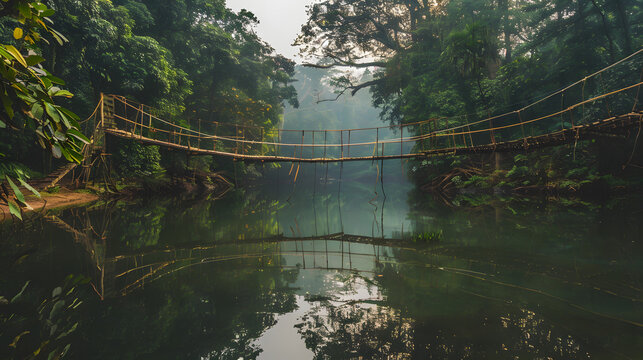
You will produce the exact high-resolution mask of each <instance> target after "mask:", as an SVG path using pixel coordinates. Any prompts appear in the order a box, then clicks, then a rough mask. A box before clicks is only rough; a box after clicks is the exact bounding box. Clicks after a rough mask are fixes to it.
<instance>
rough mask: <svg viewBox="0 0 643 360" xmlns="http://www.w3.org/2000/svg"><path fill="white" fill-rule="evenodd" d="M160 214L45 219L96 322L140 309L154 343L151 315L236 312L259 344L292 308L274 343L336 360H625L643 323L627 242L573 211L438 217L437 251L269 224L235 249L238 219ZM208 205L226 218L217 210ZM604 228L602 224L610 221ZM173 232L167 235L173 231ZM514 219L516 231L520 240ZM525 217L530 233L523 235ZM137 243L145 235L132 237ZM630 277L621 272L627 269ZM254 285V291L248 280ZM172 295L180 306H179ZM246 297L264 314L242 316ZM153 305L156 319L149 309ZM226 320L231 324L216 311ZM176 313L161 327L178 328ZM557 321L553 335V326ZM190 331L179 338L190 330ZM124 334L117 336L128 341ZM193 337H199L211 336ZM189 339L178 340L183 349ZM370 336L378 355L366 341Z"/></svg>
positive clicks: (194, 207)
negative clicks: (89, 293) (66, 247)
mask: <svg viewBox="0 0 643 360" xmlns="http://www.w3.org/2000/svg"><path fill="white" fill-rule="evenodd" d="M216 202H219V200H218V201H215V203H216ZM164 206H165V207H167V208H171V209H172V210H171V211H168V212H165V213H163V215H162V216H160V217H159V218H158V219H157V217H158V216H157V214H156V212H155V210H153V209H154V208H155V206H154V205H152V206H148V205H147V204H143V205H141V204H136V205H133V206H127V205H124V204H120V205H116V204H106V205H100V206H98V207H96V208H94V209H89V210H88V211H86V212H85V211H83V210H69V211H67V212H65V213H64V214H61V215H60V217H59V218H56V217H49V218H48V221H49V222H50V223H51V224H53V225H55V226H56V227H58V228H60V229H61V230H64V231H65V232H66V233H68V234H71V236H72V237H73V238H74V239H75V241H76V242H77V243H78V247H79V248H81V247H82V248H83V249H84V250H82V251H83V253H84V254H85V255H84V256H85V258H86V259H88V261H89V262H91V263H92V264H93V265H92V268H91V269H90V273H91V276H92V284H93V285H94V287H95V289H96V291H97V293H99V294H100V295H101V297H103V298H104V299H105V302H101V303H104V304H105V305H104V306H106V307H109V308H112V307H113V308H114V310H110V311H107V310H105V312H106V314H109V317H108V316H106V317H105V319H107V320H105V321H120V323H119V324H121V325H123V327H124V328H127V326H124V325H125V324H129V322H130V318H131V317H132V316H134V315H133V314H132V313H131V307H132V306H134V307H135V309H136V311H135V312H141V313H143V314H145V315H140V316H138V315H136V318H137V319H139V320H140V321H143V320H144V323H143V325H142V327H149V331H154V334H163V333H164V331H166V330H165V329H167V328H166V327H165V323H163V325H161V324H157V323H156V322H155V320H156V319H157V318H158V319H162V320H163V321H168V320H167V318H164V317H163V316H165V312H164V311H165V309H166V308H165V306H166V305H167V307H169V308H171V309H172V310H173V311H181V312H180V314H182V316H188V315H189V316H191V317H189V316H188V318H189V319H190V322H192V321H197V322H198V321H199V319H202V317H206V318H207V319H208V321H214V322H215V323H216V319H228V318H229V319H231V320H230V321H231V324H237V319H238V317H240V316H246V315H247V316H251V315H248V314H250V313H252V314H255V311H258V312H257V313H256V314H255V316H256V317H257V318H261V319H264V320H265V319H266V318H267V319H268V320H265V322H261V326H262V327H261V330H260V331H259V332H258V333H249V334H250V335H247V337H248V339H249V340H248V341H250V342H251V341H255V340H256V341H259V342H261V341H264V340H265V339H264V340H262V338H261V337H260V334H262V333H263V332H264V331H267V330H266V329H273V328H274V327H275V325H274V324H275V322H276V321H277V322H278V321H279V319H280V315H276V314H291V313H292V314H296V317H297V319H296V320H297V321H296V322H295V325H297V328H296V329H297V330H295V331H293V332H294V334H291V335H292V336H293V337H294V338H289V340H288V341H291V340H292V341H299V342H301V341H303V340H305V341H306V343H307V344H308V342H315V343H316V344H318V346H317V347H315V346H312V345H311V348H310V349H311V350H313V351H315V352H316V353H317V352H319V353H328V354H334V355H338V354H340V353H341V352H342V351H343V352H346V351H350V350H348V349H353V347H359V351H358V350H355V351H358V352H360V353H369V354H372V355H373V356H374V357H375V358H377V357H378V356H379V355H382V356H384V354H391V353H395V354H399V356H400V358H407V357H412V356H410V355H409V354H416V355H417V354H424V355H426V354H433V355H435V356H437V357H438V358H443V357H440V356H438V355H440V354H444V353H445V352H449V351H452V352H456V353H458V354H460V355H462V354H467V351H469V352H470V353H472V354H477V355H481V354H485V353H486V352H487V351H492V353H494V354H495V353H496V352H497V351H501V352H502V351H509V352H510V353H513V354H518V353H520V354H531V355H535V354H541V355H542V354H543V353H547V354H549V355H556V354H558V356H562V357H563V358H584V355H586V354H592V355H595V354H599V355H601V354H602V355H605V354H616V353H614V352H613V351H616V352H619V350H622V349H620V348H619V346H621V347H623V349H625V350H622V351H620V352H622V353H625V354H632V353H634V352H635V350H636V347H637V346H638V347H639V348H640V346H639V345H636V346H634V345H631V344H634V343H635V342H636V340H637V339H640V334H641V332H640V329H641V328H643V325H641V320H642V318H641V316H640V315H641V314H640V311H638V310H637V307H638V304H640V302H641V297H640V290H637V288H640V285H639V284H640V282H639V280H638V279H639V278H638V276H639V275H640V271H639V270H636V268H635V267H631V266H633V264H635V263H637V261H638V260H636V258H637V255H633V256H634V258H632V259H630V257H629V256H625V257H621V258H618V255H617V254H625V253H629V254H637V252H636V251H631V250H635V249H636V248H637V245H635V243H634V242H632V241H629V240H631V239H629V238H626V239H624V240H623V241H622V242H619V240H618V239H617V238H614V239H612V240H610V241H596V240H595V239H594V237H592V236H589V235H587V234H586V233H584V232H583V230H585V231H590V230H588V228H587V224H588V223H596V224H598V222H595V221H594V220H595V219H593V218H592V216H587V214H582V215H578V217H572V216H570V215H569V214H566V213H559V212H556V211H544V212H543V213H546V214H547V216H548V217H546V218H539V216H542V214H541V212H538V211H535V213H534V216H527V217H519V218H513V217H512V218H509V219H506V220H507V221H506V223H504V222H502V221H503V219H502V217H501V218H500V219H498V218H497V217H496V214H494V213H493V211H491V212H490V213H489V214H487V215H488V216H489V217H485V216H480V215H481V214H478V213H475V212H472V211H466V212H464V213H463V218H454V217H448V216H447V217H446V220H445V221H444V222H441V223H440V227H443V228H444V229H445V232H446V233H448V234H449V235H447V239H446V240H445V241H442V242H440V243H439V244H426V245H418V244H415V243H413V242H412V241H409V237H408V236H404V239H401V238H400V239H389V238H386V237H384V238H382V237H377V236H375V237H372V236H371V237H369V236H352V235H347V234H343V233H335V234H329V235H325V236H316V237H306V236H302V237H298V238H288V237H284V236H280V235H273V234H275V231H276V233H279V231H277V230H274V229H277V227H271V229H273V231H268V230H267V231H266V232H265V233H266V235H265V236H263V237H261V238H257V239H249V238H248V237H249V236H250V235H251V234H259V233H260V232H259V231H257V230H256V229H254V230H253V226H254V225H256V224H249V227H250V229H247V228H246V227H245V225H243V222H242V223H241V226H240V227H239V228H237V227H236V224H235V226H232V227H227V226H226V224H227V220H228V219H227V218H226V216H225V214H222V212H218V216H215V217H212V214H213V213H215V212H216V211H212V212H211V211H210V209H209V208H207V207H200V205H199V204H198V203H197V204H193V203H189V204H185V206H184V207H179V206H176V204H175V203H170V204H168V203H164ZM251 207H252V208H253V209H254V210H256V209H255V208H254V207H253V206H252V205H251ZM186 209H189V210H186ZM218 209H224V210H226V211H228V212H233V211H232V210H230V209H231V206H230V204H228V203H224V204H220V206H219V207H218ZM254 210H250V209H247V208H245V207H244V208H243V209H242V211H243V212H247V213H249V215H248V216H249V217H252V216H256V217H255V218H254V219H251V221H252V220H254V221H255V222H257V223H260V222H261V221H262V220H260V219H262V216H261V215H256V214H254ZM515 210H516V211H521V210H520V208H516V209H515ZM281 211H282V212H283V211H284V210H283V209H282V210H281ZM234 213H235V214H236V209H235V211H234ZM610 213H611V212H610ZM507 214H508V215H507V216H511V215H509V214H511V212H509V211H507ZM232 216H233V217H234V216H235V215H232ZM435 216H436V217H437V216H439V215H437V214H435ZM614 216H615V217H620V216H618V215H616V214H615V215H614ZM222 218H223V219H224V220H225V221H224V222H225V223H226V224H224V231H218V230H220V228H213V227H207V228H203V229H201V230H199V227H200V226H202V225H203V224H202V223H201V220H202V219H206V220H204V221H206V222H207V224H211V223H216V222H218V221H219V220H220V219H222ZM349 218H350V217H349ZM110 219H111V220H110ZM187 219H192V221H193V222H192V223H188V222H187ZM494 219H496V221H499V222H498V223H494ZM516 219H522V220H518V222H516ZM552 219H553V220H552ZM574 219H576V220H578V219H582V222H580V223H577V221H576V220H574ZM301 220H302V219H300V220H299V221H300V225H301V228H302V229H303V230H304V231H306V230H309V231H312V230H311V229H312V228H313V227H312V223H310V224H304V223H303V222H301ZM345 220H346V219H345ZM437 220H438V219H437V218H432V219H431V220H430V221H431V222H434V221H437ZM604 220H605V221H603V222H602V223H601V224H606V223H609V222H610V220H609V219H604ZM525 221H529V222H525ZM559 222H564V223H565V227H564V228H565V229H566V230H565V231H564V232H563V233H562V234H558V233H557V232H555V231H554V230H551V229H552V228H555V227H556V226H558V225H559ZM179 223H180V224H181V228H180V229H177V231H180V232H174V231H172V229H171V228H172V227H173V226H174V225H175V224H179ZM518 223H521V224H523V225H524V226H526V227H527V229H528V230H519V229H518V228H517V227H516V224H518ZM537 223H541V226H540V227H535V226H531V224H537ZM154 224H159V225H160V226H159V227H157V226H156V225H154ZM542 224H547V225H545V226H543V225H542ZM557 224H558V225H557ZM293 226H294V225H293ZM449 226H451V228H449ZM600 226H603V225H600ZM331 228H332V227H331ZM124 229H125V230H124ZM138 229H141V230H142V232H138ZM194 229H196V230H194ZM237 229H241V230H242V231H240V232H239V231H237ZM193 230H194V231H193ZM246 230H247V231H246ZM549 230H551V232H550V231H549ZM621 230H623V227H621ZM296 231H297V230H295V232H296ZM125 233H127V234H131V235H132V236H124V234H125ZM149 233H154V234H156V235H158V237H159V239H158V240H157V241H148V240H149V239H146V238H142V236H143V235H145V234H149ZM626 233H627V234H635V233H636V230H635V229H630V230H627V231H626ZM526 234H532V235H533V236H530V235H526ZM399 237H402V236H399ZM456 237H457V238H456ZM597 238H598V236H597ZM578 240H580V241H578ZM625 240H627V241H625ZM605 243H609V245H607V244H605ZM576 246H580V248H576V249H575V248H574V247H576ZM601 246H605V248H601ZM621 247H622V249H621ZM561 249H562V250H561ZM569 249H572V250H569ZM596 249H600V250H596ZM628 250H629V251H628ZM559 252H562V254H558V253H559ZM604 254H607V255H604ZM612 257H615V258H617V259H618V263H616V264H614V265H601V263H602V262H603V261H604V260H601V259H604V258H605V259H611V258H612ZM628 259H629V260H628ZM630 267H631V269H632V271H627V270H626V269H630ZM606 269H607V271H606ZM256 277H260V278H261V281H248V280H249V279H256ZM304 277H305V279H304ZM271 282H276V285H274V284H273V285H271ZM246 287H248V289H246ZM250 287H251V288H252V289H250ZM309 292H310V293H309ZM237 297H238V298H237ZM186 298H190V299H191V301H190V302H188V304H187V305H186V304H185V303H184V302H185V301H186V300H185V299H186ZM192 298H194V299H192ZM202 301H208V302H207V303H203V302H202ZM215 302H216V304H213V303H215ZM255 302H256V303H258V304H260V305H262V306H263V307H262V306H259V305H257V306H255V307H253V305H252V304H251V303H255ZM155 304H156V305H155ZM266 304H267V305H266ZM282 304H287V305H288V306H282ZM157 305H158V306H159V307H160V310H158V311H159V312H155V310H154V311H153V310H152V309H156V308H155V306H157ZM161 305H162V306H161ZM297 307H300V309H297ZM128 309H130V310H128ZM212 309H215V310H216V311H214V310H212ZM253 309H254V310H253ZM257 309H258V310H257ZM208 311H210V312H211V313H210V312H208ZM225 311H227V312H230V314H225V315H224V314H222V313H221V312H225ZM186 314H187V315H186ZM240 314H243V315H240ZM268 315H270V316H268ZM112 317H113V318H115V319H114V320H112ZM181 319H182V318H181V317H179V318H177V320H175V321H176V322H175V323H173V324H174V325H173V326H178V325H177V324H182V322H181ZM561 323H564V324H565V327H564V328H562V327H559V326H558V324H561ZM217 324H219V323H217ZM108 325H109V324H108ZM246 325H247V324H246ZM155 326H156V327H155ZM196 328H198V329H196ZM196 328H195V329H192V330H194V331H196V332H198V331H200V330H201V329H200V327H199V326H196ZM290 328H291V330H292V326H290ZM226 329H228V328H226ZM605 329H609V334H605ZM228 330H229V329H228ZM101 331H103V329H102V328H101V330H96V332H97V333H100V332H101ZM134 334H135V331H133V330H131V331H130V332H129V333H127V336H134ZM258 334H259V335H258ZM612 334H613V335H612ZM175 335H177V334H175ZM206 335H207V336H206V337H207V338H208V339H209V338H210V337H211V335H212V333H211V332H210V333H207V334H206ZM190 336H192V335H190ZM243 336H244V335H242V337H243ZM604 337H609V340H606V339H605V338H604ZM123 338H125V335H124V336H123ZM187 338H188V336H187V335H186V336H184V337H181V342H183V341H187ZM244 339H245V338H244ZM302 339H303V340H302ZM365 339H367V340H365ZM382 339H384V345H378V344H379V343H378V341H380V340H382ZM587 339H594V340H593V341H589V340H587ZM596 339H599V340H600V339H602V340H600V341H599V340H596ZM118 341H122V340H121V339H120V338H119V340H118ZM231 341H232V340H231ZM204 342H205V340H204ZM608 343H609V345H605V344H608ZM628 343H629V344H630V345H627V344H628ZM598 344H601V345H598ZM501 345H502V346H504V347H507V348H508V350H504V349H502V348H500V346H501ZM594 345H596V346H594ZM391 346H394V347H391ZM530 346H532V347H531V348H530ZM603 346H607V347H609V348H610V350H609V351H607V350H605V349H603V348H602V347H603ZM628 346H629V347H628ZM467 349H468V350H467ZM244 351H245V350H244ZM371 352H372V353H371ZM240 354H241V352H240ZM561 354H562V355H561ZM239 356H242V355H239ZM418 356H420V355H418ZM463 356H464V355H463ZM213 357H215V358H216V357H217V356H213ZM550 357H553V358H556V356H550ZM596 357H600V356H596ZM614 358H619V356H615V357H614Z"/></svg>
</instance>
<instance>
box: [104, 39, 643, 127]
mask: <svg viewBox="0 0 643 360" xmlns="http://www.w3.org/2000/svg"><path fill="white" fill-rule="evenodd" d="M641 53H643V48H641V49H639V50H637V51H635V52H634V53H632V54H630V55H628V56H626V57H624V58H623V59H621V60H619V61H617V62H615V63H613V64H610V65H608V66H606V67H604V68H602V69H600V70H598V71H596V72H594V73H592V74H590V75H587V76H585V77H584V78H582V79H580V80H578V81H576V82H574V83H572V84H570V85H567V86H565V87H563V88H561V89H559V90H556V91H554V92H552V93H550V94H548V95H546V96H544V97H542V98H540V99H539V100H536V101H534V102H532V103H530V104H528V105H526V106H524V107H522V108H520V109H516V110H512V111H509V112H505V113H503V114H499V115H494V116H489V117H486V118H484V119H481V120H478V121H476V122H472V123H470V124H468V125H461V126H459V127H460V128H461V127H466V126H473V125H477V124H479V123H483V122H487V121H491V120H496V119H499V118H502V117H505V116H509V115H513V114H518V113H521V112H523V111H525V110H527V109H529V108H531V107H533V106H535V105H537V104H540V103H542V102H543V101H546V100H548V99H550V98H552V97H554V96H556V95H558V94H561V93H563V92H565V91H567V90H569V89H571V88H573V87H574V86H577V85H579V84H582V83H584V82H586V81H587V80H589V79H591V78H594V77H596V76H597V75H600V74H602V73H603V72H605V71H607V70H609V69H611V68H613V67H615V66H617V65H620V64H622V63H624V62H626V61H628V60H631V59H632V58H634V57H635V56H637V55H639V54H641ZM111 96H114V97H115V98H118V99H119V100H121V99H122V100H121V101H122V102H123V103H124V104H126V105H128V106H130V107H132V108H134V109H136V108H135V107H134V106H133V105H132V104H130V103H133V104H138V105H142V106H144V107H148V108H150V109H154V108H152V107H150V106H148V105H145V104H141V103H138V102H136V101H133V100H129V99H126V98H125V97H123V96H120V95H111ZM123 100H127V101H126V102H125V101H123ZM137 110H139V109H137ZM145 113H146V114H148V115H151V114H150V113H149V112H145ZM476 115H478V114H476V113H471V114H462V115H454V116H445V117H438V118H430V119H426V120H421V121H416V122H412V123H405V124H392V125H388V126H377V127H367V128H352V129H326V130H305V131H308V132H312V131H317V132H319V131H322V132H345V131H352V132H354V131H367V130H378V129H396V128H404V127H412V126H417V125H424V124H427V123H430V122H436V121H439V120H456V119H462V118H465V117H468V116H476ZM152 116H155V115H152ZM155 117H156V116H155ZM157 118H158V117H157ZM197 121H202V122H206V123H212V124H216V125H219V126H230V127H238V128H252V129H264V128H263V127H261V126H256V125H245V124H234V123H227V122H217V121H211V120H197ZM168 124H172V123H169V122H168ZM177 126H179V125H177ZM182 128H183V129H187V128H185V127H182ZM455 128H456V129H457V128H458V127H455ZM452 129H454V128H448V129H443V130H444V131H448V130H452ZM264 130H265V131H278V132H301V131H302V130H300V129H299V130H298V129H276V130H270V129H269V130H266V129H264Z"/></svg>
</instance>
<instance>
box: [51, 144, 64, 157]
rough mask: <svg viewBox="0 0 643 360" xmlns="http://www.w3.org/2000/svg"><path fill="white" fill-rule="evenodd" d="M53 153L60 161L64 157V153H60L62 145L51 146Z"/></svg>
mask: <svg viewBox="0 0 643 360" xmlns="http://www.w3.org/2000/svg"><path fill="white" fill-rule="evenodd" d="M51 153H52V155H54V157H55V158H56V159H60V157H61V156H62V151H60V145H58V144H52V145H51Z"/></svg>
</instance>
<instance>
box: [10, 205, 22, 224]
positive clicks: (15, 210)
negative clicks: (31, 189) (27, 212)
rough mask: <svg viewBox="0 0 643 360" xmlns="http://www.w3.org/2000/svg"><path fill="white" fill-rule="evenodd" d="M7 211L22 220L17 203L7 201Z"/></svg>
mask: <svg viewBox="0 0 643 360" xmlns="http://www.w3.org/2000/svg"><path fill="white" fill-rule="evenodd" d="M9 212H10V213H11V214H13V216H15V217H17V218H18V219H20V220H22V213H21V212H20V208H19V207H18V205H16V204H14V202H13V201H9Z"/></svg>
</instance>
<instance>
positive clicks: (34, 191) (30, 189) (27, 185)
mask: <svg viewBox="0 0 643 360" xmlns="http://www.w3.org/2000/svg"><path fill="white" fill-rule="evenodd" d="M18 181H20V184H22V186H24V187H25V188H26V189H27V190H29V191H31V192H32V193H33V194H34V195H36V196H37V197H38V198H40V193H39V192H38V190H36V189H34V188H33V187H32V186H31V185H29V184H28V183H27V182H26V181H24V180H23V179H21V178H18Z"/></svg>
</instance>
